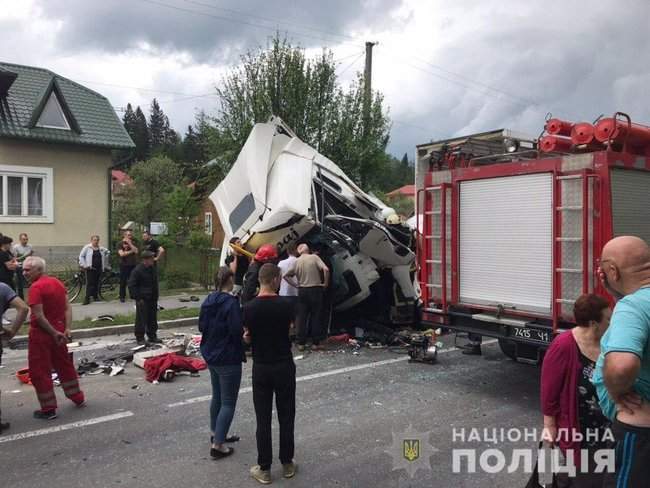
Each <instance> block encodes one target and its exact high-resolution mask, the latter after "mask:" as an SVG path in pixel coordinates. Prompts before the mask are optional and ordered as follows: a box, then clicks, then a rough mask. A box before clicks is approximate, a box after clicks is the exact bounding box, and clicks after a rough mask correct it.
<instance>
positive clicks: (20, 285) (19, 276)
mask: <svg viewBox="0 0 650 488" xmlns="http://www.w3.org/2000/svg"><path fill="white" fill-rule="evenodd" d="M16 293H18V296H19V297H20V299H21V300H24V299H25V277H24V276H23V267H22V266H19V267H18V268H16Z"/></svg>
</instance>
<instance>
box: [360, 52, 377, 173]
mask: <svg viewBox="0 0 650 488" xmlns="http://www.w3.org/2000/svg"><path fill="white" fill-rule="evenodd" d="M376 44H377V43H376V42H370V41H367V42H366V68H365V70H364V71H363V106H362V110H363V131H362V138H363V151H362V153H361V160H360V161H359V176H360V183H361V184H362V185H365V183H366V181H365V179H366V164H365V160H366V157H365V153H366V151H367V150H368V145H369V142H368V135H369V132H370V109H371V106H372V48H373V47H374V46H375V45H376Z"/></svg>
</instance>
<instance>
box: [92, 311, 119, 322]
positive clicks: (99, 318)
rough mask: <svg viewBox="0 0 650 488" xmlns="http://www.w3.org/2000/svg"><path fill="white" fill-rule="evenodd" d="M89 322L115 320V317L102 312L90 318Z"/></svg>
mask: <svg viewBox="0 0 650 488" xmlns="http://www.w3.org/2000/svg"><path fill="white" fill-rule="evenodd" d="M90 321H91V322H115V317H113V316H112V315H111V314H108V313H106V314H102V315H98V316H97V317H94V318H92V319H90Z"/></svg>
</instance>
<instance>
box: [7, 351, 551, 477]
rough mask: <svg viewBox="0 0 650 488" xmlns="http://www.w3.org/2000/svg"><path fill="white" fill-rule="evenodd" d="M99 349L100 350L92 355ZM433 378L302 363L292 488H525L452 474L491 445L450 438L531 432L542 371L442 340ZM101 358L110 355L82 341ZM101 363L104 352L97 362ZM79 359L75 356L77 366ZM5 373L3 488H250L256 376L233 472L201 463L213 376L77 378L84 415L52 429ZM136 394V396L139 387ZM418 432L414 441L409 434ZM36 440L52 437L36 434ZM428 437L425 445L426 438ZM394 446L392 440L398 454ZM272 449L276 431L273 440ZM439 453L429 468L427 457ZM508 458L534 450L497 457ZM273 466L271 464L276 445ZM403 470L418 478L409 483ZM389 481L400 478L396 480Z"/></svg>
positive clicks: (69, 410)
mask: <svg viewBox="0 0 650 488" xmlns="http://www.w3.org/2000/svg"><path fill="white" fill-rule="evenodd" d="M93 342H94V344H93ZM444 342H446V343H447V345H445V346H444V348H443V350H444V352H442V353H441V354H440V356H439V361H438V363H437V364H436V365H429V364H409V363H408V362H407V361H405V360H404V359H405V357H404V356H402V355H398V354H396V353H393V352H390V351H387V350H368V349H363V350H362V352H361V353H360V354H358V355H353V354H352V353H351V352H349V351H348V352H331V353H312V354H307V355H305V357H304V358H303V359H301V360H297V361H296V364H297V375H298V377H299V378H300V379H299V383H298V389H297V418H296V461H297V462H298V464H299V472H298V474H297V475H296V477H295V478H294V479H291V480H285V479H283V478H281V476H280V466H279V463H278V464H274V466H273V468H272V469H273V476H274V482H273V484H274V485H280V486H292V487H312V486H316V487H373V488H380V487H391V488H394V487H401V486H403V487H407V486H408V487H452V486H453V487H457V488H470V487H471V488H478V487H485V486H488V484H489V485H490V486H494V487H522V486H524V485H525V484H526V481H527V480H528V477H529V475H527V474H525V473H524V472H523V471H521V470H519V471H517V472H514V473H508V472H507V471H506V470H503V472H500V473H495V474H486V473H485V472H477V473H467V472H466V470H465V471H462V472H459V473H454V472H453V469H452V449H467V448H476V449H478V451H477V458H478V456H479V454H480V452H481V451H482V450H485V449H489V448H493V447H494V444H491V443H490V442H488V440H486V439H483V440H481V441H480V442H473V443H469V442H465V443H463V442H460V441H458V439H456V441H455V442H454V436H453V429H460V428H465V429H467V430H468V431H469V429H471V428H473V427H476V428H480V429H483V428H489V429H492V428H497V429H500V428H504V429H506V430H507V429H510V428H513V427H515V428H521V429H523V428H533V427H536V426H538V422H539V420H540V414H539V407H538V404H539V398H538V384H539V381H538V377H539V370H538V368H536V367H534V366H530V365H522V364H517V363H514V362H512V361H510V360H508V359H506V358H505V357H504V356H503V355H502V354H501V352H500V351H499V349H498V346H496V345H495V344H490V345H487V346H484V355H483V356H482V357H475V356H464V355H462V354H461V353H460V352H459V351H457V350H453V348H452V347H451V346H452V345H451V344H449V342H450V340H448V339H447V340H444ZM86 344H87V345H88V348H89V349H90V350H89V351H85V352H84V353H82V354H84V355H87V354H96V353H101V352H102V351H104V350H103V349H102V347H103V346H105V344H106V342H105V341H102V340H96V341H92V340H90V341H88V342H87V343H86ZM104 352H105V351H104ZM78 354H81V353H78ZM3 364H4V367H3V368H2V369H0V388H1V389H2V414H3V420H5V419H6V420H8V421H10V422H11V424H12V425H11V430H10V431H8V432H6V433H5V434H3V435H1V436H0V466H1V468H0V479H1V480H2V483H0V484H1V485H2V486H3V487H5V486H6V487H11V488H23V487H24V488H40V487H49V488H58V487H69V488H73V487H83V488H90V487H115V486H126V487H158V488H160V487H185V486H186V487H211V488H212V487H220V486H224V487H226V486H227V487H254V486H259V485H258V484H257V482H255V481H254V480H252V479H250V478H249V475H248V470H249V468H250V466H251V465H253V464H255V461H256V448H255V435H254V434H255V421H254V412H253V406H252V397H251V393H250V388H248V387H249V386H250V366H251V364H250V362H249V363H247V364H246V365H245V369H244V376H243V381H242V391H241V393H240V397H239V403H238V407H237V413H236V416H235V420H234V423H233V426H232V429H231V432H232V433H236V434H238V435H240V436H241V438H242V440H241V441H240V442H239V443H237V444H235V450H236V452H235V454H234V455H233V456H231V457H230V458H227V459H224V460H220V461H213V460H211V459H210V458H209V455H208V452H209V442H208V441H209V431H208V401H207V397H208V396H209V393H210V384H209V374H208V373H207V372H203V373H202V374H201V377H200V378H190V377H178V378H176V380H175V381H174V382H172V383H161V384H159V385H152V384H149V383H147V382H146V381H145V380H144V374H143V371H142V370H139V369H137V368H135V367H134V366H132V365H130V366H129V367H128V369H127V371H126V373H125V374H123V375H120V376H117V377H112V378H111V377H108V376H104V375H100V376H90V377H84V378H83V379H82V387H83V389H84V390H85V392H86V395H87V398H88V406H87V407H86V408H84V409H76V408H74V407H73V406H72V405H71V404H70V403H69V402H66V400H65V399H64V397H63V395H62V392H61V390H60V389H57V396H58V398H59V417H58V418H57V419H56V420H54V421H39V420H35V419H33V418H32V416H31V413H32V411H33V410H34V409H36V408H37V402H36V397H35V394H34V392H33V389H32V388H31V387H29V386H24V385H23V386H21V385H20V384H19V383H18V382H17V381H16V379H15V378H14V377H13V372H14V371H15V370H16V369H17V368H19V367H21V366H23V365H24V364H25V351H5V358H4V362H3ZM136 385H137V386H136ZM409 427H411V428H412V431H413V432H412V433H411V434H408V433H407V429H409ZM42 429H46V430H45V431H43V430H42ZM425 432H430V436H429V438H428V443H427V441H426V440H425V437H426V436H422V433H425ZM393 434H395V438H396V439H398V440H397V443H396V444H395V443H394V442H393ZM417 435H419V436H420V437H421V439H422V440H421V442H422V446H421V451H420V453H421V456H420V458H419V459H418V460H417V463H408V462H406V461H405V460H404V458H403V455H402V445H401V442H402V440H403V438H405V437H406V438H413V436H417ZM274 442H277V427H274ZM428 444H430V445H431V446H432V447H433V448H434V449H435V452H433V454H432V456H431V457H430V458H429V457H428V456H426V454H427V450H426V446H427V445H428ZM497 447H499V448H501V449H503V451H504V452H505V453H506V458H507V459H508V460H510V456H509V455H508V453H511V452H512V449H515V448H530V447H532V446H531V443H530V442H524V441H520V442H516V443H508V442H506V443H505V444H499V445H498V446H497ZM274 454H275V455H277V445H276V446H275V450H274ZM404 466H412V467H413V466H417V467H419V468H420V469H418V470H417V471H416V472H415V473H411V474H413V477H411V476H410V474H409V473H408V472H407V470H406V469H405V468H404ZM393 468H397V469H393Z"/></svg>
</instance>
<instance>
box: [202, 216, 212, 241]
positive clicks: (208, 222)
mask: <svg viewBox="0 0 650 488" xmlns="http://www.w3.org/2000/svg"><path fill="white" fill-rule="evenodd" d="M204 222H205V233H206V234H208V235H210V236H211V235H212V213H211V212H205V220H204Z"/></svg>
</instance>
